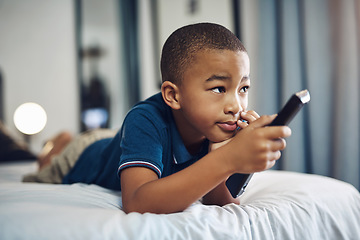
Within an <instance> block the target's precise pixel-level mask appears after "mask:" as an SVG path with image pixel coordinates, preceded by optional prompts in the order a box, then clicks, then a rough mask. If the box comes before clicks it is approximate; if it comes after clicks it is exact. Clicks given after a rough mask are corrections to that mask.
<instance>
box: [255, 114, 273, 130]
mask: <svg viewBox="0 0 360 240" xmlns="http://www.w3.org/2000/svg"><path fill="white" fill-rule="evenodd" d="M275 117H276V114H275V115H263V116H261V117H260V118H258V119H257V120H255V121H254V122H252V123H251V126H252V127H253V128H259V127H265V126H267V125H269V124H270V123H271V122H272V121H273V120H274V119H275Z"/></svg>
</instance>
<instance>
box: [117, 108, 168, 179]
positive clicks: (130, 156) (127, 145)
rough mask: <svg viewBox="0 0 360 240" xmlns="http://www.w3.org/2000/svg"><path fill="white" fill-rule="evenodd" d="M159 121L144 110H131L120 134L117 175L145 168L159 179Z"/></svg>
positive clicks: (160, 150)
mask: <svg viewBox="0 0 360 240" xmlns="http://www.w3.org/2000/svg"><path fill="white" fill-rule="evenodd" d="M161 126H162V124H161V119H160V118H159V117H157V114H156V113H151V111H146V110H144V109H141V108H140V109H136V108H135V109H133V110H132V111H130V112H129V113H128V115H127V116H126V118H125V120H124V123H123V129H122V132H121V136H120V138H121V140H120V147H121V151H122V153H121V157H120V162H119V169H118V174H119V173H120V171H121V170H123V169H125V168H128V167H139V166H140V167H146V168H149V169H151V170H153V171H154V172H156V174H157V175H158V176H159V178H160V177H161V174H162V171H163V164H162V155H163V154H162V152H163V146H162V144H161V142H162V137H163V133H162V129H161Z"/></svg>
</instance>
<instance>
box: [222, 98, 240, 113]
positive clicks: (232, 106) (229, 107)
mask: <svg viewBox="0 0 360 240" xmlns="http://www.w3.org/2000/svg"><path fill="white" fill-rule="evenodd" d="M241 110H242V109H241V104H240V98H239V97H238V96H235V97H231V98H229V99H228V101H227V102H226V105H225V108H224V112H225V113H226V114H233V115H236V114H239V113H240V111H241Z"/></svg>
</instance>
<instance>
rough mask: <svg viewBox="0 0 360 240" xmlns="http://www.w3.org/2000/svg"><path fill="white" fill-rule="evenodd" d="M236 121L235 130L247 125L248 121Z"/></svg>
mask: <svg viewBox="0 0 360 240" xmlns="http://www.w3.org/2000/svg"><path fill="white" fill-rule="evenodd" d="M236 123H237V125H238V128H237V130H240V129H243V128H246V127H247V126H248V125H249V123H248V122H246V121H245V120H238V121H237V122H236Z"/></svg>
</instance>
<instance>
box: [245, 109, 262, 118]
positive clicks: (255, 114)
mask: <svg viewBox="0 0 360 240" xmlns="http://www.w3.org/2000/svg"><path fill="white" fill-rule="evenodd" d="M246 114H249V115H251V116H252V117H253V118H255V119H258V118H260V115H259V114H258V113H257V112H255V111H254V110H249V111H247V112H246Z"/></svg>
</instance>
